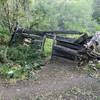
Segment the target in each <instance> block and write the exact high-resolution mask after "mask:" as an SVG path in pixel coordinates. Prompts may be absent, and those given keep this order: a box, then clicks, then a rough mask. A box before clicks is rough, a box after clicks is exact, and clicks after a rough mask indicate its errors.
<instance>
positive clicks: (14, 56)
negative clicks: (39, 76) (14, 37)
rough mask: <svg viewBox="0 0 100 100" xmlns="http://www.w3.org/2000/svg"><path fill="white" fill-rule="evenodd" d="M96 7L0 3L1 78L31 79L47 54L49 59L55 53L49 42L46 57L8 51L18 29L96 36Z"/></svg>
mask: <svg viewBox="0 0 100 100" xmlns="http://www.w3.org/2000/svg"><path fill="white" fill-rule="evenodd" d="M96 4H97V2H95V1H94V0H75V1H74V0H71V1H70V0H58V1H57V0H0V74H1V75H2V76H3V77H8V78H11V77H12V78H22V77H24V78H27V77H30V76H31V75H29V74H30V73H31V71H32V70H34V69H38V68H39V69H40V65H41V64H42V62H44V60H43V59H44V58H45V57H44V54H45V56H46V57H48V56H50V53H51V50H52V40H49V39H47V40H46V43H45V49H44V53H41V52H40V51H39V50H37V49H36V48H32V47H30V46H23V45H19V46H17V47H13V46H12V47H8V42H9V39H10V36H11V33H12V32H13V30H14V27H15V26H18V25H19V26H22V27H28V28H31V29H33V30H70V29H71V30H78V31H83V32H88V33H94V32H95V31H98V30H100V25H99V23H100V20H99V19H100V18H99V17H100V16H99V12H98V11H99V9H97V6H96ZM83 5H84V6H83ZM94 11H95V12H94ZM71 37H72V36H71Z"/></svg>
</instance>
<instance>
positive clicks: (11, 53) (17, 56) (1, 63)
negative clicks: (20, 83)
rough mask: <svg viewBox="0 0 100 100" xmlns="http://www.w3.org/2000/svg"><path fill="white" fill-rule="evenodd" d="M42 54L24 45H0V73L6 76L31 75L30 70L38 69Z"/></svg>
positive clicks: (41, 61) (20, 76)
mask: <svg viewBox="0 0 100 100" xmlns="http://www.w3.org/2000/svg"><path fill="white" fill-rule="evenodd" d="M43 59H44V57H43V54H41V52H39V51H37V50H35V49H33V48H31V47H30V46H29V47H26V46H17V47H7V46H0V73H1V75H2V76H4V77H7V78H19V79H22V78H28V77H30V76H31V77H32V74H31V73H30V72H31V71H32V70H34V69H35V70H37V69H40V68H41V67H40V66H41V65H42V64H43Z"/></svg>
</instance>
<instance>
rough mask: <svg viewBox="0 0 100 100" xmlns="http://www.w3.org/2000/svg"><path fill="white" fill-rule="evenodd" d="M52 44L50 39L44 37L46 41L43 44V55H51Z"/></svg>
mask: <svg viewBox="0 0 100 100" xmlns="http://www.w3.org/2000/svg"><path fill="white" fill-rule="evenodd" d="M52 45H53V40H52V39H46V42H45V45H44V54H45V56H49V55H51V53H52Z"/></svg>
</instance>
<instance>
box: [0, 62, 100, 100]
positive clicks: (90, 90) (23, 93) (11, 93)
mask: <svg viewBox="0 0 100 100" xmlns="http://www.w3.org/2000/svg"><path fill="white" fill-rule="evenodd" d="M36 76H37V77H38V78H37V80H36V81H20V82H17V83H16V84H14V85H11V84H4V83H2V81H0V100H97V99H98V98H99V99H98V100H100V97H99V95H100V79H99V78H100V77H99V76H98V77H97V78H92V77H89V76H88V75H87V74H86V73H85V72H84V71H83V70H81V69H80V70H77V68H75V64H74V63H72V62H70V61H67V62H66V63H65V61H64V60H63V62H60V63H52V64H47V65H46V66H43V68H42V70H40V71H38V72H37V74H36ZM68 92H70V93H68ZM74 93H75V94H74Z"/></svg>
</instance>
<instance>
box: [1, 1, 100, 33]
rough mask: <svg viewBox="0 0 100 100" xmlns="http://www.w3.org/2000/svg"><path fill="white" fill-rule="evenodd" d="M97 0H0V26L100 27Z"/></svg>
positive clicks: (99, 7)
mask: <svg viewBox="0 0 100 100" xmlns="http://www.w3.org/2000/svg"><path fill="white" fill-rule="evenodd" d="M99 11H100V1H99V0H0V30H3V31H4V30H6V31H8V32H10V33H11V32H12V31H13V28H14V27H15V26H16V24H18V25H19V26H21V27H28V28H32V29H34V30H68V29H71V30H79V31H88V32H94V31H96V30H99V29H100V26H99V24H100V12H99Z"/></svg>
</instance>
